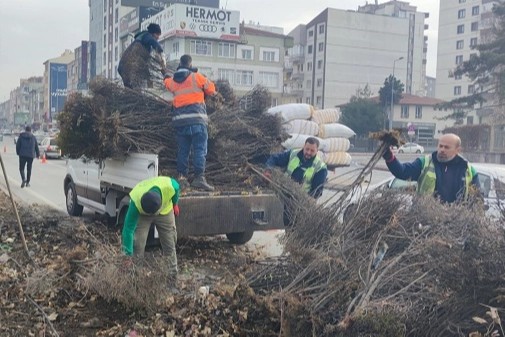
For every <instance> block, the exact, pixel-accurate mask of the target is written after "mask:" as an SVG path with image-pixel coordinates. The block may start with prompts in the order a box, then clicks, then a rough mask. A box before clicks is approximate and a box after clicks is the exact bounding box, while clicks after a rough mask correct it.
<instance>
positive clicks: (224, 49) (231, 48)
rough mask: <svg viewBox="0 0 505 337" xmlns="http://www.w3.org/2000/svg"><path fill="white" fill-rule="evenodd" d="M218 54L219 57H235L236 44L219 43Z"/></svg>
mask: <svg viewBox="0 0 505 337" xmlns="http://www.w3.org/2000/svg"><path fill="white" fill-rule="evenodd" d="M217 55H218V56H219V57H228V58H235V44H233V43H219V47H218V52H217Z"/></svg>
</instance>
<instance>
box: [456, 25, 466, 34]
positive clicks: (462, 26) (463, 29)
mask: <svg viewBox="0 0 505 337" xmlns="http://www.w3.org/2000/svg"><path fill="white" fill-rule="evenodd" d="M457 29H458V34H463V33H464V32H465V25H458V28H457Z"/></svg>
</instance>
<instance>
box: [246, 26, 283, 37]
mask: <svg viewBox="0 0 505 337" xmlns="http://www.w3.org/2000/svg"><path fill="white" fill-rule="evenodd" d="M241 28H242V32H241V33H246V34H250V35H257V36H265V37H277V38H285V37H286V35H283V34H277V33H273V32H269V31H266V30H262V29H256V28H251V27H247V26H241Z"/></svg>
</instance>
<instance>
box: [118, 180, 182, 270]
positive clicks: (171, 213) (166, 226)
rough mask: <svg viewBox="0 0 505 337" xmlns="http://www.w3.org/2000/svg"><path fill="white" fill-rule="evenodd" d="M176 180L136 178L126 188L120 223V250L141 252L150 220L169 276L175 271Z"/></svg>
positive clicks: (132, 253)
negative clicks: (128, 189)
mask: <svg viewBox="0 0 505 337" xmlns="http://www.w3.org/2000/svg"><path fill="white" fill-rule="evenodd" d="M178 201H179V183H178V182H177V181H176V180H175V179H173V178H170V177H162V176H160V177H155V178H150V179H146V180H143V181H141V182H139V183H138V184H137V185H136V186H135V187H134V188H133V189H132V190H131V192H130V206H129V207H128V212H127V213H126V217H125V222H124V226H123V232H122V238H123V252H124V253H125V254H126V255H135V256H140V257H143V256H144V251H145V247H146V241H147V236H148V234H149V229H150V227H151V224H152V223H153V224H155V226H156V229H157V230H158V234H159V238H160V242H161V248H162V249H163V254H164V255H166V256H167V257H168V264H169V270H170V274H171V276H176V275H177V255H176V253H175V244H176V242H177V231H176V227H175V217H176V216H179V206H178V205H177V202H178Z"/></svg>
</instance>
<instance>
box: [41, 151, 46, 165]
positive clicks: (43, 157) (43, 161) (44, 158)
mask: <svg viewBox="0 0 505 337" xmlns="http://www.w3.org/2000/svg"><path fill="white" fill-rule="evenodd" d="M40 162H41V163H42V164H45V163H46V162H47V159H46V154H45V153H44V154H43V155H42V160H41V161H40Z"/></svg>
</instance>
